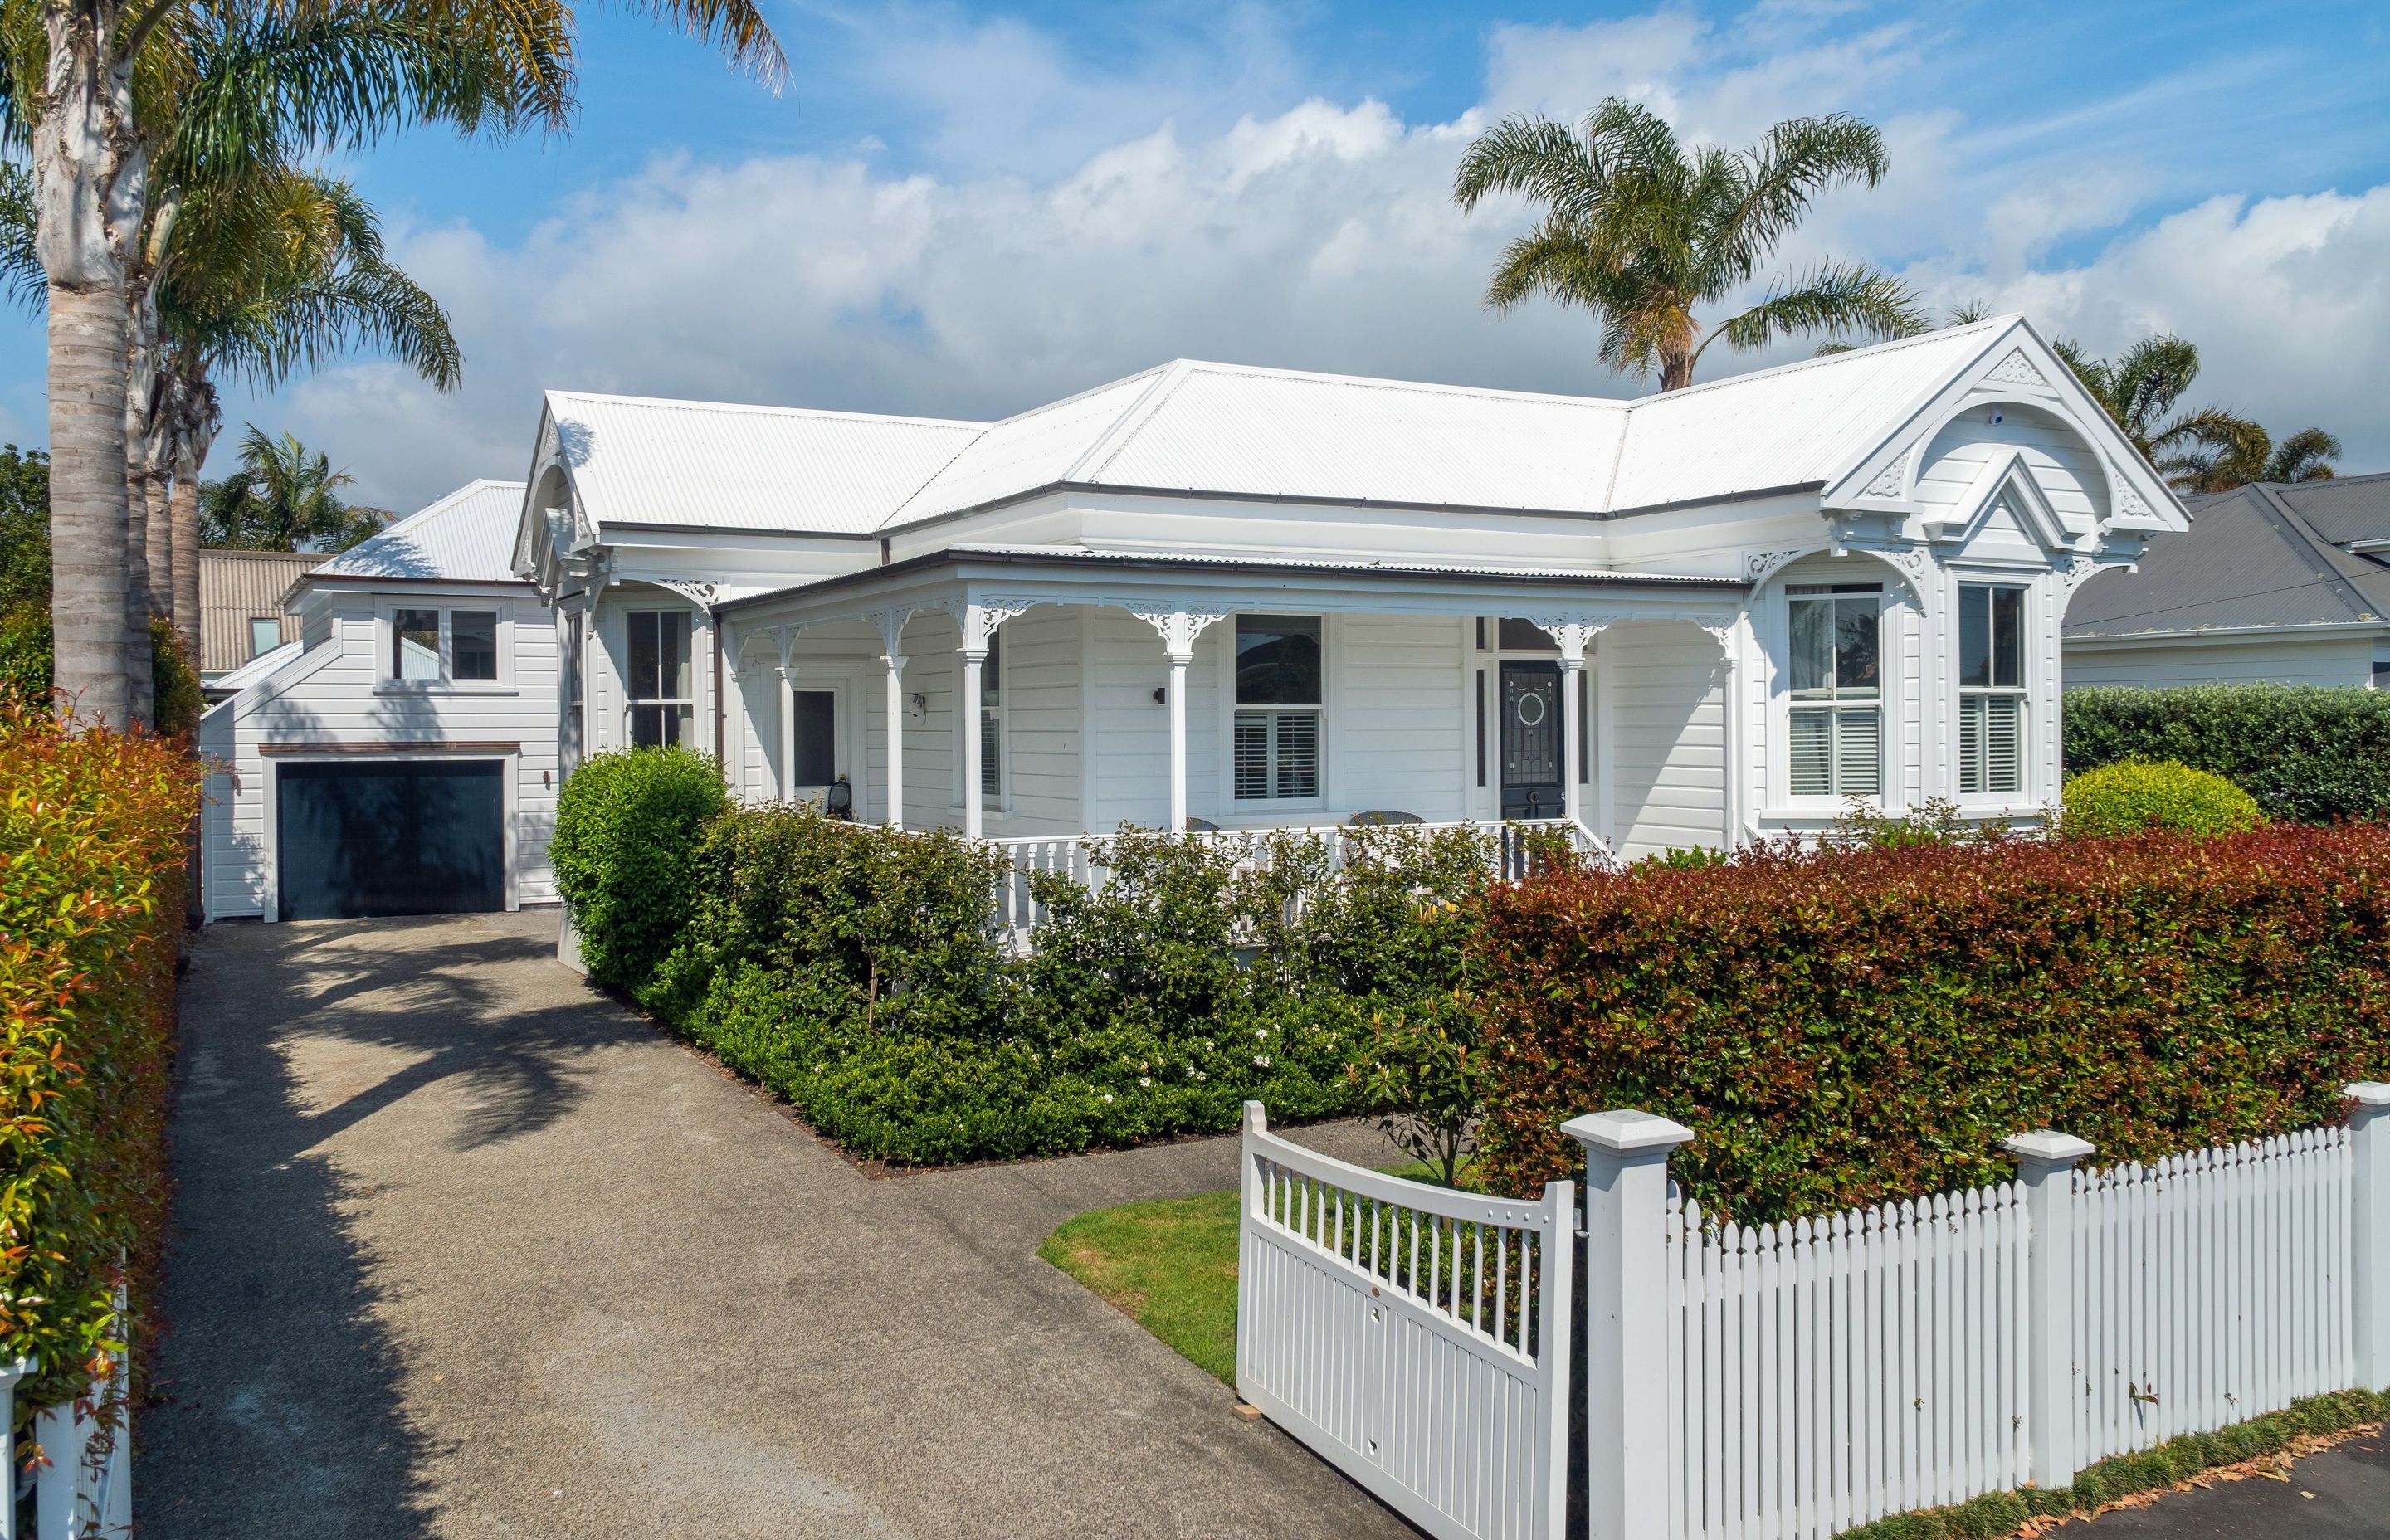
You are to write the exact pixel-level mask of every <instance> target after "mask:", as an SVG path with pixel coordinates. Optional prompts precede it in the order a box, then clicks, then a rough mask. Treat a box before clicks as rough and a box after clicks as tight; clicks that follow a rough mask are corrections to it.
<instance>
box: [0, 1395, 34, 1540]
mask: <svg viewBox="0 0 2390 1540" xmlns="http://www.w3.org/2000/svg"><path fill="white" fill-rule="evenodd" d="M32 1372H33V1361H32V1359H31V1358H19V1359H18V1360H17V1361H16V1362H15V1363H12V1364H0V1540H18V1535H17V1439H16V1435H15V1433H14V1431H13V1430H14V1429H15V1428H16V1426H17V1381H19V1380H22V1379H24V1378H25V1376H27V1375H29V1374H31V1373H32Z"/></svg>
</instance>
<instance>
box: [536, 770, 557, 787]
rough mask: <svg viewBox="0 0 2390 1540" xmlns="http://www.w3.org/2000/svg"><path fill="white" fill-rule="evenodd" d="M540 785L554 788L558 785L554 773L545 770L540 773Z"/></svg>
mask: <svg viewBox="0 0 2390 1540" xmlns="http://www.w3.org/2000/svg"><path fill="white" fill-rule="evenodd" d="M539 784H540V785H542V786H546V787H553V786H555V785H556V776H554V774H553V773H551V772H549V771H546V770H543V771H541V772H540V773H539Z"/></svg>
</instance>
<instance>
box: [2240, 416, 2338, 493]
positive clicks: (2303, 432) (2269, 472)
mask: <svg viewBox="0 0 2390 1540" xmlns="http://www.w3.org/2000/svg"><path fill="white" fill-rule="evenodd" d="M2340 456H2341V447H2340V440H2338V439H2337V438H2335V437H2333V436H2332V434H2330V433H2327V432H2325V431H2324V430H2322V429H2320V428H2302V429H2300V430H2298V431H2297V432H2295V433H2294V434H2292V435H2291V436H2290V437H2289V438H2287V439H2284V440H2282V441H2281V443H2278V444H2276V445H2274V452H2273V453H2272V454H2271V455H2268V456H2267V457H2266V463H2265V466H2264V467H2263V474H2262V475H2260V476H2259V477H2258V478H2257V479H2258V480H2259V481H2331V480H2332V477H2333V476H2335V475H2336V474H2338V472H2336V471H2335V470H2334V469H2333V468H2332V461H2334V460H2336V459H2338V458H2340Z"/></svg>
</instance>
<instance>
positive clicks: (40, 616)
mask: <svg viewBox="0 0 2390 1540" xmlns="http://www.w3.org/2000/svg"><path fill="white" fill-rule="evenodd" d="M51 656H52V655H51V643H50V615H49V611H48V610H43V609H37V608H33V607H31V606H20V607H19V608H17V609H14V610H8V611H7V612H6V613H5V614H0V700H7V701H15V702H16V703H18V704H19V705H23V706H41V705H45V704H47V703H48V701H49V699H50V668H51ZM149 679H150V687H151V689H152V690H153V691H154V692H155V701H154V704H153V707H152V710H151V718H152V720H153V721H154V723H155V724H156V725H157V728H158V731H159V732H161V733H163V734H164V735H166V736H167V737H169V738H173V737H176V736H178V735H181V734H184V733H187V732H190V731H192V730H193V729H195V728H197V727H198V726H199V713H200V712H202V711H204V710H206V709H207V700H206V699H205V698H204V697H203V696H202V695H201V694H200V691H199V674H198V672H197V671H196V670H195V669H193V668H192V667H191V662H190V660H189V658H188V657H186V655H185V653H184V651H183V643H182V639H181V638H180V637H178V636H176V635H174V628H173V626H172V625H170V624H168V623H167V622H164V621H161V620H152V621H151V622H149Z"/></svg>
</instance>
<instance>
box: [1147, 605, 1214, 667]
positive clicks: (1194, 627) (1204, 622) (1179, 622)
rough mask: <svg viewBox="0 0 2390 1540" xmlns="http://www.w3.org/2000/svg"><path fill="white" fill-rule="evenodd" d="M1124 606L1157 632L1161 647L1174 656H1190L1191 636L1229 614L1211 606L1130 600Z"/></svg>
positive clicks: (1191, 647)
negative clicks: (1148, 602) (1146, 602)
mask: <svg viewBox="0 0 2390 1540" xmlns="http://www.w3.org/2000/svg"><path fill="white" fill-rule="evenodd" d="M1126 608H1127V610H1128V612H1129V613H1130V614H1132V615H1135V616H1136V617H1137V619H1138V620H1141V621H1143V622H1145V623H1146V624H1148V625H1150V626H1151V627H1153V629H1154V630H1155V631H1156V632H1157V633H1159V634H1160V635H1161V637H1162V647H1163V651H1165V652H1167V653H1169V654H1170V656H1172V657H1173V658H1178V659H1187V658H1191V657H1193V656H1194V655H1195V638H1197V637H1198V636H1201V635H1203V633H1204V632H1206V631H1208V630H1210V629H1211V628H1212V626H1214V624H1216V623H1217V622H1221V621H1225V620H1227V618H1228V616H1229V614H1230V611H1228V610H1223V609H1217V608H1214V607H1211V606H1192V605H1163V604H1132V605H1129V606H1127V607H1126Z"/></svg>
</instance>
